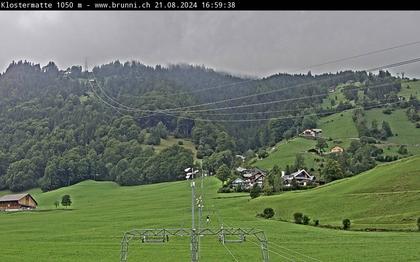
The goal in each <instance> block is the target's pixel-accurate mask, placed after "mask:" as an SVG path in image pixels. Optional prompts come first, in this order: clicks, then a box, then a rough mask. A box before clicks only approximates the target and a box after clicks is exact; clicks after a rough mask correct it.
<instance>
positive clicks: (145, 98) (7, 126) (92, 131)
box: [0, 61, 417, 191]
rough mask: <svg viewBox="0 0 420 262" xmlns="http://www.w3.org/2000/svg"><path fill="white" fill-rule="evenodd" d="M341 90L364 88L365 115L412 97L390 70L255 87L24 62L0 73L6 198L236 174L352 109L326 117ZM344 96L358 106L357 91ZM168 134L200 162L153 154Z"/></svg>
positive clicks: (139, 70)
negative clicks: (83, 184) (96, 184)
mask: <svg viewBox="0 0 420 262" xmlns="http://www.w3.org/2000/svg"><path fill="white" fill-rule="evenodd" d="M341 83H362V84H363V86H364V89H363V90H364V92H365V94H366V96H365V97H364V101H361V102H360V103H361V104H362V105H363V106H366V107H369V106H374V105H375V104H379V103H383V102H384V101H389V102H392V101H395V99H398V98H397V97H396V95H395V94H396V92H398V90H399V89H400V88H401V86H400V84H399V82H398V81H396V80H395V78H393V77H392V76H391V75H390V74H389V73H387V72H381V73H380V74H379V75H373V74H370V73H367V72H364V71H362V72H352V71H345V72H339V73H336V74H323V75H315V76H314V75H312V74H311V73H310V72H308V74H299V75H290V74H277V75H272V76H270V77H266V78H262V79H251V78H240V77H236V76H232V75H229V74H226V73H220V72H216V71H214V70H212V69H209V68H205V67H203V66H191V65H173V66H169V67H162V66H159V65H158V66H155V67H151V66H146V65H144V64H141V63H139V62H126V63H124V64H123V63H120V62H119V61H116V62H112V63H109V64H105V65H102V66H98V67H95V68H93V70H92V71H90V72H85V71H83V70H82V67H80V66H72V67H71V68H68V69H67V70H60V69H58V68H57V66H56V65H55V64H54V63H53V62H50V63H48V64H47V65H46V66H43V67H41V66H40V65H38V64H33V63H30V62H26V61H19V62H13V63H11V64H10V66H9V67H8V68H7V70H6V71H5V72H4V73H3V74H1V75H0V123H1V125H0V189H10V190H12V191H22V190H26V189H29V188H33V187H37V186H39V187H41V188H42V190H44V191H48V190H52V189H56V188H59V187H62V186H67V185H71V184H74V183H77V182H80V181H82V180H86V179H96V180H109V181H116V182H117V183H119V184H121V185H135V184H147V183H156V182H162V181H173V180H178V179H183V178H184V169H185V168H186V167H189V166H192V165H194V164H195V163H194V158H195V157H196V158H198V159H203V168H205V169H206V170H208V171H210V172H215V170H217V169H218V168H219V167H220V166H222V165H226V166H228V167H232V166H234V165H235V155H236V154H246V153H248V154H250V152H256V151H257V150H258V149H260V148H263V147H266V146H272V145H274V144H275V143H277V142H279V141H281V140H282V139H285V138H290V137H292V136H295V135H296V134H297V133H299V132H301V131H302V130H303V129H305V128H315V127H316V125H317V118H318V117H319V116H323V115H328V114H332V113H335V112H339V111H342V110H345V109H348V108H351V107H353V106H354V105H353V104H352V103H340V104H339V105H338V106H336V107H334V108H330V109H325V108H322V107H321V103H322V101H323V99H324V98H326V97H327V96H328V93H329V91H330V90H331V88H334V87H335V86H337V85H338V84H341ZM378 85H381V87H382V88H375V86H378ZM345 96H346V97H347V98H348V100H349V101H351V100H357V92H356V93H354V89H351V88H348V89H347V90H346V91H345ZM416 110H417V109H416ZM410 112H411V111H410ZM416 112H417V111H416ZM411 114H413V115H414V113H411ZM358 119H359V120H360V119H362V114H360V115H359V116H358ZM355 121H356V120H355ZM360 125H361V126H362V125H363V122H362V121H361V120H360ZM363 128H364V127H363V126H362V127H361V129H363ZM366 130H367V129H366ZM366 130H364V131H361V132H368V131H369V130H368V131H366ZM375 130H379V129H375ZM375 130H373V129H372V130H370V131H369V132H370V133H372V134H373V136H375V137H377V138H384V137H386V136H387V135H390V134H388V133H387V132H388V131H387V127H386V124H385V126H384V124H382V129H381V130H379V131H375ZM375 132H376V133H375ZM168 135H173V136H175V137H177V138H185V139H189V140H191V141H193V143H194V145H195V147H196V149H197V154H196V156H194V154H193V152H191V150H187V149H185V148H183V147H181V146H179V145H174V146H171V147H169V148H166V149H164V150H162V151H160V152H155V150H154V149H153V147H151V145H158V144H159V143H160V140H161V139H162V138H166V137H167V136H168Z"/></svg>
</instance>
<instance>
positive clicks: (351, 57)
mask: <svg viewBox="0 0 420 262" xmlns="http://www.w3.org/2000/svg"><path fill="white" fill-rule="evenodd" d="M418 44H420V41H415V42H410V43H405V44H400V45H396V46H391V47H387V48H383V49H379V50H374V51H369V52H366V53H362V54H359V55H354V56H348V57H343V58H340V59H335V60H330V61H327V62H323V63H319V64H314V65H310V66H308V67H303V68H299V69H297V70H299V71H300V70H304V69H311V68H315V67H320V66H324V65H329V64H335V63H338V62H344V61H348V60H352V59H355V58H360V57H364V56H370V55H374V54H379V53H383V52H386V51H390V50H394V49H399V48H403V47H407V46H413V45H418Z"/></svg>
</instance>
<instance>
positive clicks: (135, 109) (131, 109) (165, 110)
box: [94, 58, 420, 114]
mask: <svg viewBox="0 0 420 262" xmlns="http://www.w3.org/2000/svg"><path fill="white" fill-rule="evenodd" d="M415 62H420V58H417V59H411V60H407V61H402V62H398V63H394V64H389V65H386V66H380V67H377V68H373V69H369V70H366V71H375V70H377V69H378V68H381V69H384V68H389V67H395V66H399V65H403V64H410V63H415ZM94 77H95V76H94ZM337 77H338V76H337ZM340 77H344V76H340ZM333 79H334V78H333ZM318 81H331V78H330V79H324V80H318ZM314 82H315V81H313V82H311V83H304V84H300V85H297V86H304V85H311V84H313V83H314ZM386 85H389V84H386ZM98 87H99V88H100V90H101V91H102V92H103V93H104V95H105V96H106V97H107V98H108V99H110V100H112V101H113V102H114V103H116V104H118V105H119V106H121V107H124V108H125V109H124V110H126V111H135V112H158V113H163V114H166V113H169V112H168V111H170V112H174V111H176V110H180V109H187V108H193V107H198V106H207V105H215V104H219V103H225V102H229V101H234V100H240V99H246V98H251V97H256V96H259V95H267V94H273V93H275V92H279V91H284V90H286V89H290V88H293V87H294V88H296V86H290V87H286V88H282V89H277V90H272V91H269V92H264V93H258V94H253V95H248V96H242V97H237V98H231V99H225V100H221V101H214V102H208V103H204V104H199V105H193V106H186V107H177V108H170V109H163V110H143V109H138V108H133V107H128V106H126V105H124V104H122V103H120V102H118V101H117V100H115V98H112V97H110V96H108V95H107V94H106V92H105V91H104V90H103V89H102V88H101V86H100V85H98ZM318 96H321V95H318ZM300 99H302V98H300ZM281 101H293V100H278V101H277V102H281ZM267 103H275V102H274V101H272V102H267ZM259 104H262V103H256V104H253V105H259ZM249 106H251V105H241V106H236V107H225V108H222V109H219V108H214V109H206V110H205V109H202V110H201V111H216V110H225V109H232V108H242V107H249ZM194 111H196V112H199V111H200V110H194ZM183 112H189V111H186V110H184V111H183Z"/></svg>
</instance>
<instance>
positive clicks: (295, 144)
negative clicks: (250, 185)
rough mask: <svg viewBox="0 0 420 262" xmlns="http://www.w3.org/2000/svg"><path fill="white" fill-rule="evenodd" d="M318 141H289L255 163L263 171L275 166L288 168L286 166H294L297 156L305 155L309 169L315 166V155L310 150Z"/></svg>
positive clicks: (299, 139)
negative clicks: (299, 154)
mask: <svg viewBox="0 0 420 262" xmlns="http://www.w3.org/2000/svg"><path fill="white" fill-rule="evenodd" d="M315 144H316V141H314V140H310V139H304V138H301V137H297V138H294V139H291V140H289V141H284V142H280V143H279V144H277V145H276V147H275V149H274V150H273V151H271V152H270V155H269V156H268V157H267V158H265V159H262V160H259V161H257V162H256V163H255V166H257V167H259V168H263V169H271V168H273V166H274V165H278V166H279V167H280V168H283V169H284V168H286V165H293V163H294V162H295V158H296V154H298V153H303V155H304V157H305V164H307V165H308V166H309V167H312V166H313V165H314V160H313V159H314V157H315V155H314V154H311V153H308V152H307V151H308V149H310V148H314V146H315Z"/></svg>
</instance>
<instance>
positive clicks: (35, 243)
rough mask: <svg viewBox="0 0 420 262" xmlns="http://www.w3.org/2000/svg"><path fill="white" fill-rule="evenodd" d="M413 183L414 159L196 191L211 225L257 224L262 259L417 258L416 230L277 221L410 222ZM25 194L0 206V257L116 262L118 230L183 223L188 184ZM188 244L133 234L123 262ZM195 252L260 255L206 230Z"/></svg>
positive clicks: (243, 257)
mask: <svg viewBox="0 0 420 262" xmlns="http://www.w3.org/2000/svg"><path fill="white" fill-rule="evenodd" d="M418 185H420V158H419V157H412V158H407V159H404V160H400V161H398V162H395V163H393V164H387V165H382V166H379V167H377V168H375V169H373V170H371V171H368V172H365V173H363V174H360V175H358V176H355V177H352V178H348V179H344V180H340V181H336V182H334V183H331V184H328V185H326V186H323V187H319V188H316V189H311V190H307V191H295V192H287V193H283V194H279V195H274V196H263V197H259V198H257V199H252V200H251V199H250V198H249V196H248V195H247V194H245V193H237V194H217V193H216V191H217V189H218V188H219V187H220V181H219V180H217V179H216V178H214V177H209V178H206V179H205V181H204V190H203V193H202V195H203V198H204V210H203V215H204V216H207V215H209V216H210V218H211V222H210V224H209V225H208V226H209V227H212V228H219V227H220V226H222V225H223V226H224V227H241V228H245V227H246V228H258V229H262V230H264V231H265V233H266V235H267V237H268V240H269V250H270V253H269V254H270V261H419V260H420V253H419V252H417V250H418V246H419V245H420V233H419V232H358V231H344V230H334V229H326V228H321V227H314V226H304V225H296V224H293V223H290V222H282V221H280V219H284V220H291V219H292V214H293V213H294V212H303V213H305V214H307V215H309V216H310V217H311V218H312V219H319V220H320V223H321V225H325V224H332V225H340V223H341V220H342V219H343V218H349V219H351V221H352V228H355V229H357V228H364V227H379V228H396V229H401V228H403V229H414V228H415V222H414V219H416V218H417V217H419V216H420V209H418V203H419V200H420V188H419V187H418ZM198 192H199V193H198V194H200V189H199V188H198ZM5 193H6V192H1V194H5ZM31 193H32V194H33V195H34V197H35V198H36V200H37V201H38V203H39V208H38V210H37V211H34V212H17V213H4V212H3V213H0V232H1V236H2V237H1V238H0V250H1V261H119V253H120V241H121V239H122V236H123V233H124V232H125V231H128V230H130V229H133V228H178V227H190V225H191V206H190V204H191V187H190V183H189V182H187V181H180V182H172V183H161V184H154V185H144V186H132V187H120V186H118V185H117V184H115V183H112V182H95V181H85V182H82V183H79V184H76V185H73V186H70V187H67V188H61V189H58V190H55V191H51V192H47V193H41V192H40V191H39V190H32V191H31ZM64 194H70V195H71V197H72V199H73V205H72V206H71V207H70V208H67V209H66V208H61V207H60V208H59V209H56V208H55V207H54V205H53V203H54V201H55V200H57V199H60V198H61V196H62V195H64ZM265 207H272V208H274V210H275V212H276V215H275V217H274V218H273V219H270V220H266V219H262V218H257V217H256V214H257V213H259V212H262V210H263V209H264V208H265ZM203 223H204V222H203ZM189 248H190V247H189V239H188V237H172V238H171V239H170V241H169V242H168V243H165V244H156V243H139V241H137V242H133V243H131V245H130V250H129V259H128V261H188V260H189V259H190V255H189ZM200 250H201V253H200V255H201V257H200V261H260V260H261V253H260V249H259V247H258V243H257V241H256V239H254V238H251V237H249V238H248V239H247V241H246V242H243V243H230V244H226V248H225V247H224V246H223V245H221V244H220V243H219V242H218V240H217V237H216V236H215V237H212V236H206V237H203V238H201V249H200ZM231 254H232V255H231Z"/></svg>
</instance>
